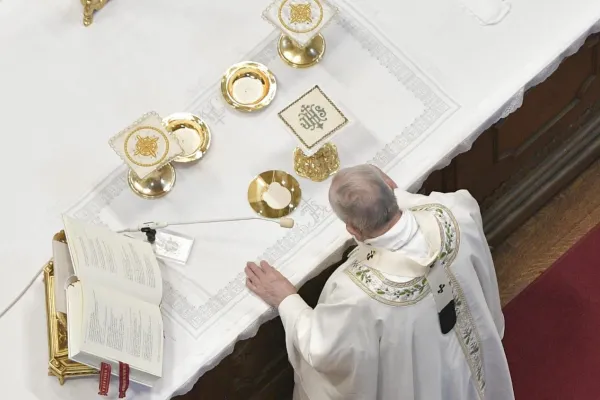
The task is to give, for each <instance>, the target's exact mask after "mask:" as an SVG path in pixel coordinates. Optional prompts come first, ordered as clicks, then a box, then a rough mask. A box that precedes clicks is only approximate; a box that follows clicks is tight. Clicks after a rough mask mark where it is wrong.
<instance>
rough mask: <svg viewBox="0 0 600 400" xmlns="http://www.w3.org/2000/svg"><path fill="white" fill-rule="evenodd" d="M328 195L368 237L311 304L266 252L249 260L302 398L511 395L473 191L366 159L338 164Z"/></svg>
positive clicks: (443, 399)
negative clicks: (422, 183)
mask: <svg viewBox="0 0 600 400" xmlns="http://www.w3.org/2000/svg"><path fill="white" fill-rule="evenodd" d="M395 189H396V190H395ZM330 202H331V205H332V207H333V209H334V211H335V212H336V214H337V215H338V217H340V219H342V221H344V222H345V223H346V226H347V228H348V231H349V232H350V233H351V234H352V235H354V237H355V238H356V239H357V242H358V244H359V245H358V247H357V248H356V249H355V250H354V251H353V252H352V253H351V255H350V257H349V259H348V261H347V262H346V263H344V264H343V265H342V266H341V267H339V268H338V269H337V270H336V271H335V272H334V273H333V275H332V276H331V277H330V278H329V280H328V281H327V283H326V285H325V287H324V289H323V292H322V294H321V297H320V299H319V303H318V305H317V306H316V307H315V308H314V309H313V308H311V307H309V306H308V305H307V304H306V303H305V302H304V301H303V300H302V298H301V297H300V296H299V295H298V294H296V290H295V288H294V287H293V286H292V285H291V284H290V283H289V282H288V281H287V279H285V278H284V277H283V276H282V275H281V274H279V272H277V271H276V270H275V269H274V268H272V267H271V266H270V265H268V264H267V263H265V262H263V263H261V266H260V267H259V266H257V265H256V264H253V263H249V264H248V266H247V268H246V273H247V275H248V280H247V284H248V287H249V288H250V289H251V290H252V291H254V292H255V293H256V294H257V295H258V296H260V297H261V298H263V299H264V300H265V301H267V302H268V303H270V304H272V305H274V306H277V307H278V309H279V313H280V315H281V320H282V322H283V325H284V328H285V333H286V343H287V350H288V355H289V360H290V363H291V364H292V366H293V367H294V371H295V380H296V386H295V390H294V400H305V399H310V400H333V399H335V400H338V399H339V400H342V399H343V400H354V399H356V400H359V399H360V400H404V399H406V400H412V399H415V400H476V399H477V400H512V399H514V395H513V390H512V384H511V379H510V373H509V370H508V365H507V361H506V357H505V355H504V350H503V347H502V343H501V339H502V336H503V333H504V318H503V315H502V310H501V306H500V298H499V294H498V284H497V281H496V275H495V271H494V265H493V261H492V257H491V254H490V250H489V247H488V245H487V242H486V239H485V236H484V233H483V228H482V221H481V214H480V211H479V206H478V204H477V202H476V200H475V199H473V197H472V196H471V195H470V194H469V193H468V192H467V191H458V192H455V193H446V194H443V193H432V194H431V195H430V196H422V195H414V194H409V193H407V192H403V191H400V190H397V188H396V185H395V183H394V182H393V181H392V180H391V179H390V178H389V177H388V176H387V175H385V174H384V173H383V172H381V171H380V170H378V169H377V168H375V167H372V166H368V165H363V166H357V167H353V168H348V169H345V170H341V171H340V172H338V174H337V175H336V176H335V177H334V179H333V182H332V186H331V189H330ZM448 289H449V290H448Z"/></svg>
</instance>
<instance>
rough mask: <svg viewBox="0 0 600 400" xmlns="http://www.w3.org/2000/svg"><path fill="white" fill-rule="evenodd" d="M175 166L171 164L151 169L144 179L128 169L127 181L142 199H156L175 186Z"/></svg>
mask: <svg viewBox="0 0 600 400" xmlns="http://www.w3.org/2000/svg"><path fill="white" fill-rule="evenodd" d="M175 177H176V175H175V168H173V166H172V165H171V164H166V165H165V166H163V167H161V168H159V169H157V170H156V171H152V172H151V173H150V174H149V175H148V176H146V177H145V178H144V179H140V178H139V177H138V176H137V175H136V174H135V172H133V171H132V170H129V173H128V175H127V183H129V187H130V188H131V190H133V193H135V194H137V195H138V196H140V197H142V198H144V199H158V198H160V197H163V196H164V195H166V194H167V193H169V192H170V191H171V190H172V189H173V186H175Z"/></svg>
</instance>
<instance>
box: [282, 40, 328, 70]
mask: <svg viewBox="0 0 600 400" xmlns="http://www.w3.org/2000/svg"><path fill="white" fill-rule="evenodd" d="M277 51H278V52H279V57H281V59H282V60H283V61H284V62H285V63H286V64H287V65H289V66H291V67H294V68H308V67H312V66H313V65H315V64H316V63H318V62H319V61H321V58H323V55H324V54H325V38H324V37H323V35H321V34H320V33H319V34H318V35H317V36H315V37H314V38H313V39H312V40H311V41H310V42H308V44H307V45H306V47H300V46H298V45H297V44H296V43H295V42H294V41H293V40H292V39H290V38H289V37H288V36H286V35H281V37H280V38H279V43H277Z"/></svg>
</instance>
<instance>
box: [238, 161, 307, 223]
mask: <svg viewBox="0 0 600 400" xmlns="http://www.w3.org/2000/svg"><path fill="white" fill-rule="evenodd" d="M272 183H279V184H280V185H281V186H283V187H284V188H286V189H287V190H289V191H290V194H291V195H292V199H291V201H290V203H289V204H288V205H287V207H285V208H282V209H274V208H271V207H270V206H269V205H268V204H267V202H266V201H264V200H263V196H264V194H265V193H266V192H267V191H268V190H269V185H271V184H272ZM301 198H302V191H301V190H300V184H298V181H297V180H296V178H294V177H293V176H292V175H290V174H288V173H287V172H284V171H277V170H273V171H265V172H263V173H262V174H260V175H258V176H257V177H256V178H254V179H253V180H252V182H250V185H249V186H248V203H250V207H252V209H253V210H254V211H256V212H257V213H258V214H260V215H261V216H263V217H266V218H282V217H285V216H286V215H289V214H290V213H291V212H292V211H294V210H295V209H296V207H298V205H299V204H300V199H301Z"/></svg>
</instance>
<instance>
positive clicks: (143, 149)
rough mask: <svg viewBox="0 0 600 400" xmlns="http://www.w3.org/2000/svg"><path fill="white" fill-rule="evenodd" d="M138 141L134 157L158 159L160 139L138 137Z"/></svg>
mask: <svg viewBox="0 0 600 400" xmlns="http://www.w3.org/2000/svg"><path fill="white" fill-rule="evenodd" d="M136 140H137V141H136V143H135V152H134V153H133V154H134V155H136V156H145V157H153V158H156V155H157V153H158V137H156V136H140V135H137V136H136Z"/></svg>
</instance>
